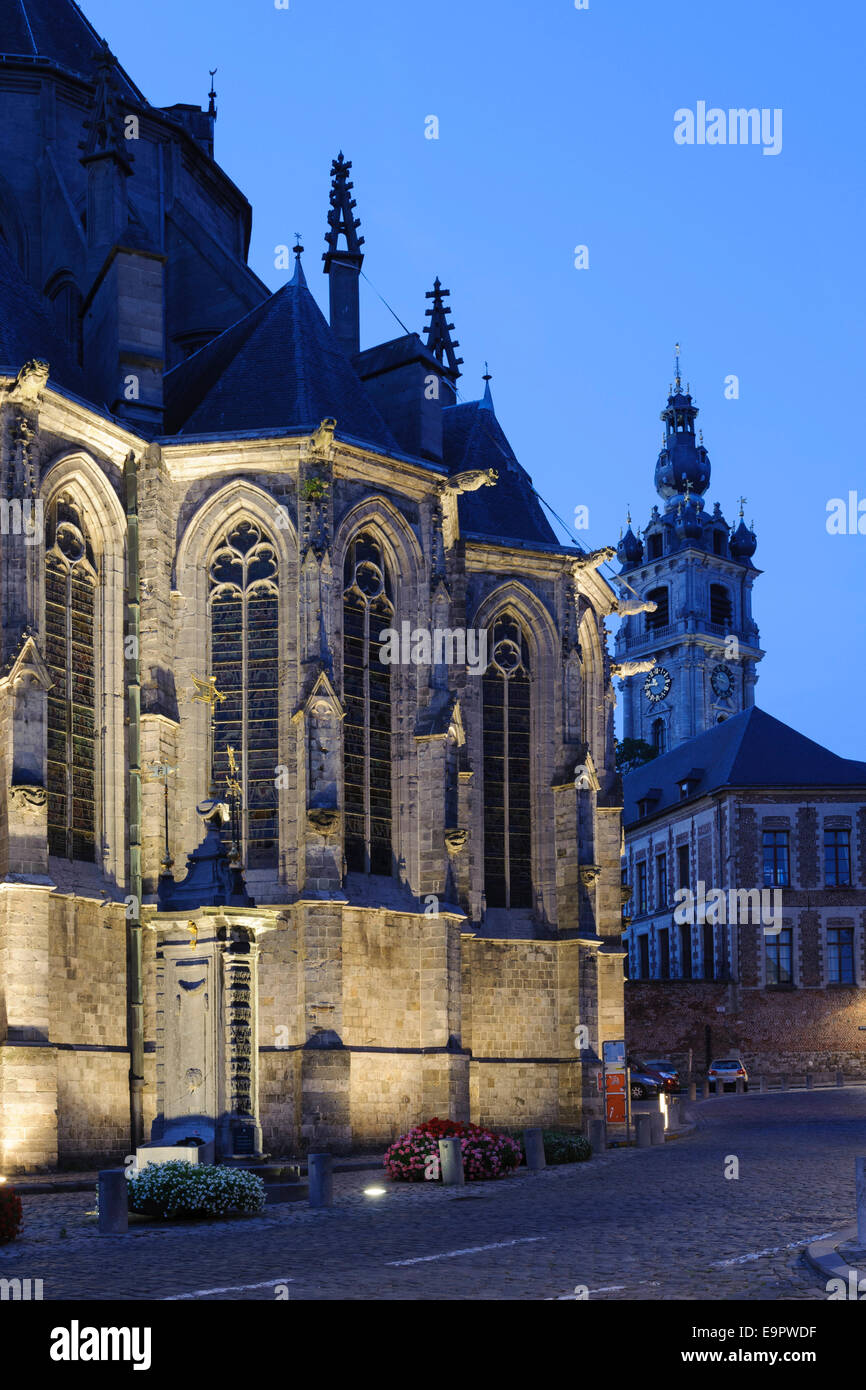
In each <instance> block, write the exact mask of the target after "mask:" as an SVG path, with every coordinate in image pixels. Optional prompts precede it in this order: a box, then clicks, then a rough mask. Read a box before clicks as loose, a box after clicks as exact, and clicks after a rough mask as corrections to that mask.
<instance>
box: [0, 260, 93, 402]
mask: <svg viewBox="0 0 866 1390" xmlns="http://www.w3.org/2000/svg"><path fill="white" fill-rule="evenodd" d="M33 358H39V359H40V360H41V361H43V362H47V363H48V366H49V368H50V375H49V384H53V385H59V386H64V387H66V389H67V390H68V391H72V392H73V393H74V394H75V395H77V396H82V397H84V398H85V399H89V392H88V389H87V385H86V383H85V379H84V374H83V372H82V371H81V368H80V367H79V366H78V364H77V362H76V361H75V358H74V355H73V353H72V350H71V349H70V347H69V345H68V344H67V343H66V341H65V339H64V338H62V337H61V335H60V333H59V332H58V330H57V328H56V327H55V324H54V320H53V319H52V317H51V314H50V312H49V310H48V308H47V306H46V305H45V302H44V300H42V299H41V298H40V296H39V295H38V294H37V293H36V291H35V290H34V289H33V287H32V285H30V284H28V282H27V281H26V280H25V278H24V275H23V273H22V271H21V269H20V267H19V265H18V262H17V261H16V260H15V259H14V258H13V257H12V255H11V253H10V251H9V248H8V247H7V245H6V243H5V242H4V241H3V239H2V238H0V372H3V374H4V375H9V376H17V374H18V370H19V368H21V367H23V366H24V363H25V362H29V361H31V360H32V359H33Z"/></svg>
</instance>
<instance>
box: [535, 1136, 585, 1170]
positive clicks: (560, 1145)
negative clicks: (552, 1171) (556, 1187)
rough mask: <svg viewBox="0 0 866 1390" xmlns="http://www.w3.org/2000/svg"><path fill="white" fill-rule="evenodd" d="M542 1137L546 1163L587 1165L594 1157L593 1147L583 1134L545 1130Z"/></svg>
mask: <svg viewBox="0 0 866 1390" xmlns="http://www.w3.org/2000/svg"><path fill="white" fill-rule="evenodd" d="M541 1137H542V1140H543V1142H544V1161H545V1163H549V1164H551V1165H553V1164H557V1163H585V1162H586V1160H587V1159H588V1158H591V1157H592V1145H591V1144H590V1142H589V1140H588V1139H587V1138H586V1137H585V1135H583V1134H564V1133H563V1132H562V1131H561V1130H558V1129H545V1130H542V1132H541Z"/></svg>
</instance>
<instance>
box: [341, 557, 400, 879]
mask: <svg viewBox="0 0 866 1390" xmlns="http://www.w3.org/2000/svg"><path fill="white" fill-rule="evenodd" d="M343 585H344V591H343V700H344V705H345V710H346V716H345V719H344V721H343V750H344V752H343V757H344V763H343V769H344V785H345V819H346V867H347V869H348V870H350V871H352V872H358V873H369V874H390V873H391V871H392V860H393V853H392V811H391V667H390V666H389V665H388V664H387V663H383V662H382V661H381V660H380V659H379V656H380V651H381V646H382V644H381V641H380V635H381V633H382V631H383V630H384V629H385V628H388V627H392V626H393V622H394V604H393V602H392V597H391V595H392V589H391V580H390V576H389V574H388V568H387V566H386V564H385V558H384V556H383V554H382V547H381V546H380V545H379V543H378V541H376V540H375V539H374V538H373V537H372V536H370V535H366V534H363V535H359V536H357V537H356V538H355V539H354V540H353V541H352V543H351V544H350V546H349V549H348V552H347V555H346V562H345V566H344V570H343Z"/></svg>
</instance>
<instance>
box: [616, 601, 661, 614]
mask: <svg viewBox="0 0 866 1390" xmlns="http://www.w3.org/2000/svg"><path fill="white" fill-rule="evenodd" d="M657 608H658V604H657V603H653V601H652V600H651V599H649V600H646V599H642V598H621V599H617V602H616V609H615V612H617V613H618V614H619V615H620V617H621V618H626V617H628V616H629V615H630V614H631V613H654V612H655V611H656V609H657Z"/></svg>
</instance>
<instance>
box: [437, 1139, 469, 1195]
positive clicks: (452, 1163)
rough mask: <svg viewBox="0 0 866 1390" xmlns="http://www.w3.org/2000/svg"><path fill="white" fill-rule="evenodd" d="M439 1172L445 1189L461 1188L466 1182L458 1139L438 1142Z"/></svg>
mask: <svg viewBox="0 0 866 1390" xmlns="http://www.w3.org/2000/svg"><path fill="white" fill-rule="evenodd" d="M439 1170H440V1172H441V1174H442V1182H443V1183H444V1184H445V1186H446V1187H462V1186H463V1185H464V1183H465V1182H466V1175H465V1174H464V1172H463V1149H462V1148H461V1145H460V1140H459V1139H440V1140H439Z"/></svg>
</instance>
